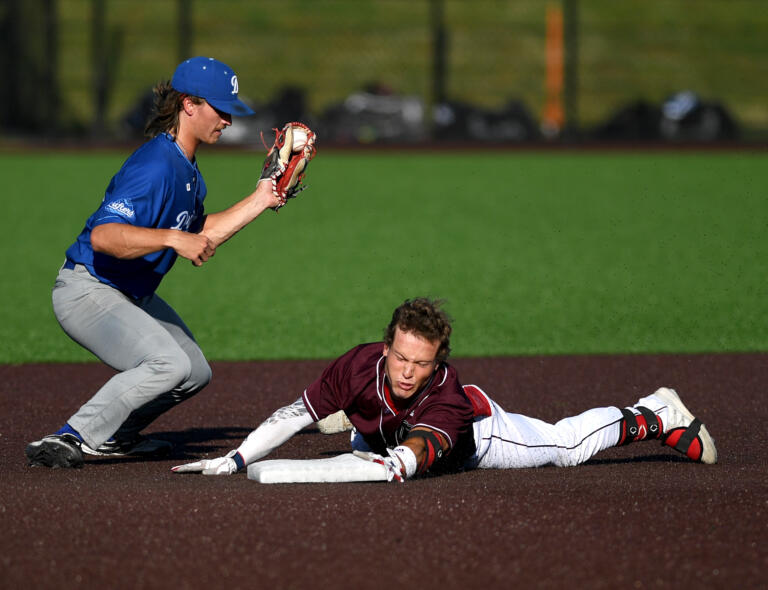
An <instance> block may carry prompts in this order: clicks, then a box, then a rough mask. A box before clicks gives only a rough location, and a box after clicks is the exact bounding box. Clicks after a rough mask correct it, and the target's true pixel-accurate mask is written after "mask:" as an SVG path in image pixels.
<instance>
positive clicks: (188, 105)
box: [181, 95, 195, 115]
mask: <svg viewBox="0 0 768 590" xmlns="http://www.w3.org/2000/svg"><path fill="white" fill-rule="evenodd" d="M181 109H182V110H183V111H184V112H185V113H186V114H187V115H192V112H193V111H194V110H195V103H194V101H193V100H192V99H191V98H190V97H189V96H188V95H184V98H182V99H181Z"/></svg>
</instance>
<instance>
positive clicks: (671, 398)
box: [654, 389, 717, 465]
mask: <svg viewBox="0 0 768 590" xmlns="http://www.w3.org/2000/svg"><path fill="white" fill-rule="evenodd" d="M654 395H655V396H656V397H657V398H659V399H661V400H663V401H664V402H666V403H667V405H668V406H672V407H674V408H675V409H676V410H677V411H678V412H680V413H681V414H683V415H684V416H685V417H686V418H688V419H689V420H691V421H692V420H694V419H695V418H696V417H695V416H694V415H693V414H691V411H690V410H689V409H688V408H686V407H685V404H684V403H683V400H681V399H680V397H679V396H678V395H677V393H675V392H674V391H672V390H671V389H663V390H662V391H657V392H656V393H655V394H654ZM699 438H700V439H701V459H700V461H701V462H702V463H706V464H707V465H714V464H715V463H717V448H716V447H715V439H713V438H712V436H710V434H709V431H708V430H707V427H706V426H705V425H704V424H702V425H701V428H700V429H699Z"/></svg>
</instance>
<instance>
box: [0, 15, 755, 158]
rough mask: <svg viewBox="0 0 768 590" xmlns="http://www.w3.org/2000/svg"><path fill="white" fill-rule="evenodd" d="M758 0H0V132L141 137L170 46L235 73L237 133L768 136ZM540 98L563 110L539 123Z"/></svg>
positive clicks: (404, 137) (378, 138)
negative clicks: (240, 102)
mask: <svg viewBox="0 0 768 590" xmlns="http://www.w3.org/2000/svg"><path fill="white" fill-rule="evenodd" d="M762 6H763V2H762V0H730V1H729V2H722V0H697V1H694V0H662V1H660V2H654V3H650V4H649V3H645V2H642V1H640V0H627V1H624V2H614V1H612V0H557V1H555V0H551V1H547V0H472V1H469V0H281V1H279V2H278V1H273V0H218V1H215V2H214V1H213V0H0V31H2V33H3V34H2V43H4V45H5V47H4V48H3V52H2V54H3V55H2V58H0V59H2V60H3V67H4V71H5V72H6V73H7V76H8V82H9V84H8V87H7V91H6V93H4V96H3V97H2V98H0V125H1V126H2V127H0V132H1V133H2V135H3V136H6V137H8V136H11V135H19V134H22V135H47V136H67V137H69V136H77V137H83V136H91V137H98V138H100V139H121V138H123V139H124V138H126V137H134V136H137V135H140V132H141V127H142V124H143V117H144V116H145V114H146V98H147V93H148V91H149V90H150V89H151V87H152V86H153V85H154V84H155V83H157V82H158V81H160V80H162V79H168V78H170V76H171V75H172V73H173V69H174V67H175V65H176V64H177V63H178V62H179V61H180V60H181V59H182V58H184V57H188V56H190V55H211V56H214V57H216V58H218V59H220V60H222V61H224V62H226V63H228V64H229V65H231V66H232V67H233V68H234V69H235V70H236V71H237V73H238V77H239V79H240V89H241V97H243V98H244V99H246V100H248V101H249V102H251V104H252V105H253V106H254V108H255V110H256V111H257V113H258V114H257V116H256V117H255V118H254V119H253V120H251V121H248V122H245V121H242V122H238V123H239V124H238V126H237V128H235V127H233V129H232V130H231V131H232V133H231V134H228V135H229V137H230V141H233V142H242V141H245V142H247V141H251V140H253V139H254V138H255V137H257V135H258V134H255V132H256V131H258V130H259V129H264V128H266V129H269V128H271V127H274V126H276V125H280V124H282V122H284V121H285V120H289V119H296V118H302V119H304V120H307V121H309V122H311V123H312V124H314V125H315V126H316V127H317V128H318V129H319V130H320V133H322V137H323V138H324V140H325V141H335V142H338V143H375V142H419V141H426V140H435V139H439V140H443V141H453V140H455V141H466V140H472V141H493V142H501V143H507V142H508V143H519V142H526V141H543V140H557V139H562V138H570V139H573V138H577V139H582V140H588V139H611V140H621V139H632V140H639V139H652V140H653V139H655V140H681V141H722V140H731V139H741V140H748V141H749V140H754V141H765V140H766V139H768V101H767V100H766V98H768V51H766V39H768V16H766V15H765V11H763V10H761V8H762ZM558 14H559V15H560V18H561V22H560V24H559V27H558V23H557V19H556V18H554V17H553V15H555V16H556V15H558ZM558 35H559V37H558ZM558 38H559V41H560V45H559V47H561V48H562V53H561V54H559V55H558V50H557V47H558V43H556V42H555V43H553V41H557V40H558ZM548 47H549V48H550V51H549V53H548V50H547V48H548ZM553 47H554V49H553ZM548 56H549V58H548ZM558 64H560V65H559V66H558ZM552 80H556V81H557V80H559V81H560V82H559V86H558V84H557V83H555V85H554V86H553V85H552V83H551V82H552ZM548 81H549V82H548ZM558 109H559V111H558ZM552 112H555V113H557V112H561V114H562V116H561V118H560V120H559V121H557V120H556V121H554V123H556V125H555V127H554V128H552V127H551V126H550V127H549V128H547V126H546V125H545V123H548V121H547V120H545V119H546V118H547V116H548V115H547V113H552ZM545 131H546V132H547V133H545ZM225 137H226V136H225Z"/></svg>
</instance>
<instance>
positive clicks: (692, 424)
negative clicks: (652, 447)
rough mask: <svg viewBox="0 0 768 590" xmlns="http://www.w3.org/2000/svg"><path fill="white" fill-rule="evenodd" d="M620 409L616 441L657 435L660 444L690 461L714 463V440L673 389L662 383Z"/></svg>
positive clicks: (624, 441)
mask: <svg viewBox="0 0 768 590" xmlns="http://www.w3.org/2000/svg"><path fill="white" fill-rule="evenodd" d="M632 410H635V411H632ZM621 412H622V414H623V420H622V424H621V435H620V438H619V443H618V444H619V445H625V444H629V443H630V442H635V441H639V440H647V439H660V440H661V443H662V444H664V445H667V446H670V447H672V448H673V449H675V450H676V451H678V452H680V453H682V454H683V455H685V456H686V457H688V458H689V459H692V460H693V461H699V462H701V463H707V464H710V465H711V464H714V463H717V449H716V448H715V441H714V439H713V438H712V437H711V436H710V434H709V431H708V430H707V427H706V426H704V424H702V423H701V420H699V419H698V418H696V417H695V416H694V415H693V414H692V413H691V412H690V411H689V410H688V408H686V407H685V404H683V402H682V400H681V399H680V397H679V396H678V395H677V393H676V392H675V391H674V390H673V389H669V388H667V387H662V388H661V389H658V390H657V391H655V392H654V393H653V394H651V395H649V396H647V397H643V398H640V400H639V401H638V402H637V404H635V406H634V407H633V408H632V409H629V408H624V409H622V410H621Z"/></svg>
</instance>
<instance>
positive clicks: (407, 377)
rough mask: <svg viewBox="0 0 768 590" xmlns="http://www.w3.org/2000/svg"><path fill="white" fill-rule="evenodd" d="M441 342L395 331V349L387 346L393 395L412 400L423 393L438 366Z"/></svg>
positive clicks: (386, 369) (387, 369)
mask: <svg viewBox="0 0 768 590" xmlns="http://www.w3.org/2000/svg"><path fill="white" fill-rule="evenodd" d="M439 348H440V342H439V341H438V340H434V341H433V340H427V339H426V338H423V337H421V336H418V335H417V334H414V333H412V332H403V331H402V330H401V329H400V328H395V337H394V338H393V340H392V346H387V345H386V344H385V345H384V356H386V357H387V359H386V361H385V362H384V371H385V372H386V374H387V378H388V379H389V386H390V388H391V390H392V395H394V396H395V397H396V398H399V399H408V398H410V397H412V396H413V395H415V394H416V393H418V392H419V390H421V388H422V387H423V386H424V384H425V383H426V382H427V380H428V379H429V377H430V376H431V375H432V373H433V372H434V370H435V367H436V366H437V363H436V360H435V359H436V358H437V351H438V349H439Z"/></svg>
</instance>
